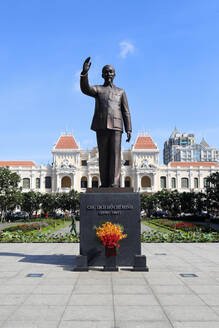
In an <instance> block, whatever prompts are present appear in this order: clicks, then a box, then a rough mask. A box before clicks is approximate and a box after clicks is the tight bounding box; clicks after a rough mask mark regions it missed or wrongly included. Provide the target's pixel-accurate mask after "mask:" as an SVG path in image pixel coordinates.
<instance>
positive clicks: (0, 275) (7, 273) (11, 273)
mask: <svg viewBox="0 0 219 328" xmlns="http://www.w3.org/2000/svg"><path fill="white" fill-rule="evenodd" d="M17 274H18V272H17V271H0V279H2V278H11V277H15V276H17ZM0 281H1V280H0Z"/></svg>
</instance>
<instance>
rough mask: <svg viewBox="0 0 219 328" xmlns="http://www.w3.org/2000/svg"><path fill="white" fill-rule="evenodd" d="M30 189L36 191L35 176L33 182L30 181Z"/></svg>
mask: <svg viewBox="0 0 219 328" xmlns="http://www.w3.org/2000/svg"><path fill="white" fill-rule="evenodd" d="M30 189H31V190H34V189H35V174H34V173H32V174H31V181H30Z"/></svg>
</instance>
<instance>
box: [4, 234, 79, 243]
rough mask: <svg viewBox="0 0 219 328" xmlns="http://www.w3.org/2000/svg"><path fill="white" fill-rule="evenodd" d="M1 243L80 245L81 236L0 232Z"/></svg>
mask: <svg viewBox="0 0 219 328" xmlns="http://www.w3.org/2000/svg"><path fill="white" fill-rule="evenodd" d="M0 242H1V243H78V242H79V235H76V236H73V235H72V234H71V233H70V232H68V233H65V234H64V235H57V236H51V233H50V232H49V233H43V232H40V231H31V232H30V233H28V234H27V233H22V232H9V231H5V232H4V231H0Z"/></svg>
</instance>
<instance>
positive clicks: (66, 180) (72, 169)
mask: <svg viewBox="0 0 219 328" xmlns="http://www.w3.org/2000/svg"><path fill="white" fill-rule="evenodd" d="M52 155H53V162H52V165H49V164H48V165H47V166H37V165H36V164H35V163H34V162H32V161H16V162H15V161H0V166H8V167H9V168H10V169H11V170H12V171H13V172H16V173H18V174H19V175H20V177H21V187H22V188H23V191H30V190H34V191H40V192H42V193H45V192H49V193H56V192H67V191H70V190H71V189H75V190H77V191H78V192H85V191H86V188H87V187H90V188H91V187H98V186H99V185H100V178H99V168H98V150H97V148H93V149H92V150H91V151H88V150H87V151H84V150H82V149H80V147H79V146H78V144H77V143H76V141H75V139H74V136H73V135H66V134H65V135H61V136H60V137H59V140H58V141H57V143H56V145H55V146H54V148H53V149H52ZM121 164H122V167H121V181H120V185H121V187H133V188H134V191H139V192H148V193H154V192H156V191H159V190H161V189H163V188H166V189H168V190H175V189H177V190H178V191H180V192H183V191H201V190H202V191H204V185H205V179H206V178H207V177H208V176H209V175H210V174H211V173H214V172H217V171H219V164H217V163H214V162H192V161H191V162H188V161H187V162H170V163H168V165H159V149H158V147H157V145H156V144H155V143H154V141H153V140H152V138H151V137H150V136H149V135H144V134H142V135H139V136H138V137H137V139H136V141H135V143H134V145H133V146H132V148H131V149H130V150H126V151H122V163H121Z"/></svg>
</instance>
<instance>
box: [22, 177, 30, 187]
mask: <svg viewBox="0 0 219 328" xmlns="http://www.w3.org/2000/svg"><path fill="white" fill-rule="evenodd" d="M23 188H24V189H30V179H29V178H24V179H23Z"/></svg>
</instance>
